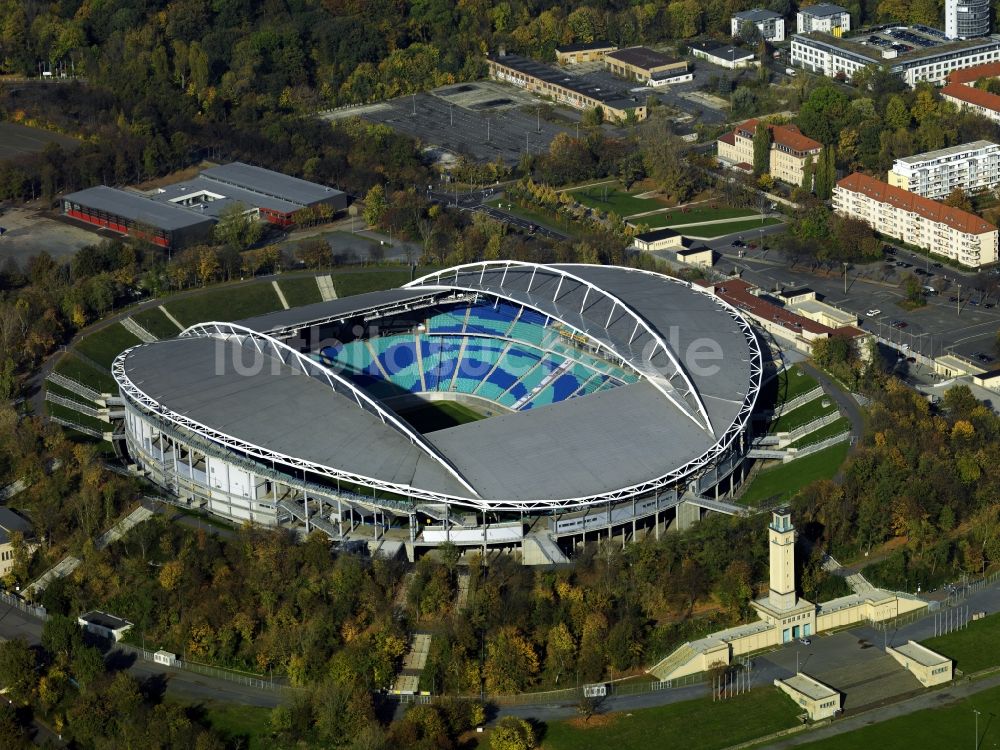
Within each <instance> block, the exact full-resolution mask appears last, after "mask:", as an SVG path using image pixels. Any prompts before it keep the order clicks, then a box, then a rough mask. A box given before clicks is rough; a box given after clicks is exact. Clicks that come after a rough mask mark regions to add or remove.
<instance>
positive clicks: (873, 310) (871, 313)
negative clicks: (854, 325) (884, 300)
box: [865, 308, 882, 318]
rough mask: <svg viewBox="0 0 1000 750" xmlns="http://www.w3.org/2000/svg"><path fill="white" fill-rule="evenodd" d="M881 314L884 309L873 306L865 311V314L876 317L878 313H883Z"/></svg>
mask: <svg viewBox="0 0 1000 750" xmlns="http://www.w3.org/2000/svg"><path fill="white" fill-rule="evenodd" d="M881 314H882V311H881V310H879V309H878V308H872V309H871V310H869V311H868V312H866V313H865V315H867V316H868V317H869V318H874V317H875V316H876V315H881Z"/></svg>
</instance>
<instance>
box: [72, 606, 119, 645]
mask: <svg viewBox="0 0 1000 750" xmlns="http://www.w3.org/2000/svg"><path fill="white" fill-rule="evenodd" d="M77 624H79V626H80V627H81V628H83V629H84V630H86V631H87V632H88V633H93V634H94V635H96V636H99V637H101V638H106V639H108V640H112V641H120V640H121V637H122V636H123V635H125V633H127V632H128V631H129V630H130V629H131V628H132V623H131V622H129V621H128V620H123V619H122V618H121V617H115V616H114V615H109V614H108V613H107V612H101V611H100V610H96V609H95V610H92V611H90V612H87V613H86V614H82V615H80V616H79V617H78V618H77Z"/></svg>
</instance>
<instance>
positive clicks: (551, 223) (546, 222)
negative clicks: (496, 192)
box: [486, 198, 580, 234]
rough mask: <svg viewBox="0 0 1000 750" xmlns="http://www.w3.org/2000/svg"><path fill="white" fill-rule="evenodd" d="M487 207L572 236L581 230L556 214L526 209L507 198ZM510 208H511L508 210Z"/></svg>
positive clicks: (496, 200) (494, 201) (499, 199)
mask: <svg viewBox="0 0 1000 750" xmlns="http://www.w3.org/2000/svg"><path fill="white" fill-rule="evenodd" d="M486 205H488V206H493V207H494V208H499V209H502V210H504V211H506V212H507V213H509V214H513V215H514V216H517V217H518V218H520V219H524V220H525V221H530V222H533V223H535V224H538V225H539V226H543V227H549V228H551V229H558V230H561V231H563V232H568V233H570V234H577V233H578V232H579V231H580V228H579V227H578V226H576V225H575V224H573V223H572V222H570V221H568V220H567V219H565V218H563V217H562V216H557V215H555V214H550V213H548V212H543V211H541V210H535V209H530V208H524V207H523V206H519V205H518V204H517V203H515V202H514V201H512V200H509V199H507V198H494V199H493V200H491V201H487V203H486ZM508 206H510V208H508Z"/></svg>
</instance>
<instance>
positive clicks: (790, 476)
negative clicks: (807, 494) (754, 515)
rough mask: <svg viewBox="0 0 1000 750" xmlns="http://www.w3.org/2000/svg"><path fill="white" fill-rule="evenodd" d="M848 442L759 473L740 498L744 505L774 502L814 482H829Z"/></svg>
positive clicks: (843, 457)
mask: <svg viewBox="0 0 1000 750" xmlns="http://www.w3.org/2000/svg"><path fill="white" fill-rule="evenodd" d="M849 447H850V446H849V445H848V444H847V443H839V444H838V445H832V446H830V447H829V448H824V449H823V450H821V451H818V452H816V453H813V454H812V455H810V456H805V457H804V458H799V459H796V460H795V461H789V462H788V463H787V464H781V465H780V466H775V467H774V468H773V469H765V470H764V471H762V472H761V473H760V474H758V475H757V476H756V477H755V478H754V480H753V482H751V483H750V486H749V487H748V488H747V491H746V492H744V493H743V495H742V496H741V497H740V500H739V502H740V503H742V504H744V505H758V504H759V503H760V502H761V501H763V500H768V499H771V498H774V499H775V500H776V501H777V502H784V501H786V500H789V499H790V498H791V497H792V496H794V495H795V493H797V492H798V491H799V490H800V489H802V488H803V487H805V486H806V485H807V484H809V483H810V482H815V481H816V480H817V479H832V478H833V476H834V475H835V474H836V473H837V470H838V469H839V468H840V465H841V464H842V463H844V459H845V458H847V449H848V448H849Z"/></svg>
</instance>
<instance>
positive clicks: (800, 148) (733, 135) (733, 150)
mask: <svg viewBox="0 0 1000 750" xmlns="http://www.w3.org/2000/svg"><path fill="white" fill-rule="evenodd" d="M758 122H759V121H758V120H747V121H746V122H744V123H742V124H740V125H737V126H736V127H735V128H734V129H733V130H732V131H730V132H728V133H726V134H724V135H723V136H722V137H720V138H719V140H718V141H717V146H718V154H719V158H720V159H722V160H723V161H725V162H728V163H730V164H735V165H739V164H752V163H753V136H754V132H755V131H756V130H757V123H758ZM767 129H768V130H769V131H770V133H771V154H770V160H769V167H768V168H769V172H770V174H771V176H772V177H774V178H776V179H778V180H781V181H783V182H787V183H789V184H792V185H800V184H802V175H803V167H804V166H805V162H806V159H808V158H810V157H812V158H813V159H815V158H816V157H817V156H818V155H819V152H820V151H821V150H822V148H823V144H822V143H820V142H819V141H814V140H813V139H812V138H809V137H807V136H805V135H803V134H802V133H801V132H800V131H799V129H798V128H797V127H796V126H795V125H773V124H771V123H768V124H767Z"/></svg>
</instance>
